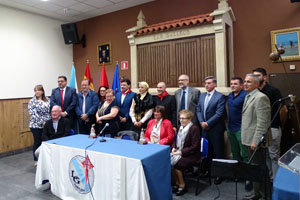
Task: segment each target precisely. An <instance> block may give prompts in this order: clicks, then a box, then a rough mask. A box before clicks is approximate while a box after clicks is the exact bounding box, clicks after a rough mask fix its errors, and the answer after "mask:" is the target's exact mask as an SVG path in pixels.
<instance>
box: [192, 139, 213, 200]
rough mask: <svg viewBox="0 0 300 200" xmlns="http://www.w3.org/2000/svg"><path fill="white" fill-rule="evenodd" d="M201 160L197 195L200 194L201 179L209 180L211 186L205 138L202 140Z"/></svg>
mask: <svg viewBox="0 0 300 200" xmlns="http://www.w3.org/2000/svg"><path fill="white" fill-rule="evenodd" d="M200 151H201V160H200V162H199V165H198V166H197V167H198V172H197V185H196V191H195V195H196V196H197V195H198V194H199V181H200V178H208V181H209V185H211V176H210V167H209V159H208V141H207V139H205V138H201V149H200Z"/></svg>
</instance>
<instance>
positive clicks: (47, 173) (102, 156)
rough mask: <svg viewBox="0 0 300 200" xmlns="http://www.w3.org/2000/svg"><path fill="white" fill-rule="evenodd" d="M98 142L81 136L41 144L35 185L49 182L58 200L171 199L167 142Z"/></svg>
mask: <svg viewBox="0 0 300 200" xmlns="http://www.w3.org/2000/svg"><path fill="white" fill-rule="evenodd" d="M95 140H96V141H95ZM99 140H100V139H99V138H97V139H92V138H88V136H87V135H80V134H79V135H74V136H68V137H64V138H59V139H55V140H49V141H46V142H43V143H42V145H41V151H40V156H39V161H38V166H37V171H36V180H35V185H36V187H37V188H39V187H41V185H42V184H43V182H44V181H45V180H49V182H50V184H51V191H52V193H53V194H55V195H56V196H58V197H60V198H62V199H109V200H110V199H122V200H123V199H124V200H125V199H128V200H134V199H137V200H143V199H154V200H156V199H158V200H160V199H161V200H168V199H172V191H171V177H170V176H171V175H170V171H171V166H170V151H169V146H166V145H158V144H147V145H140V144H137V142H136V141H129V140H121V139H113V138H106V142H99ZM94 141H95V143H94V144H93V145H92V146H90V147H89V148H88V149H87V151H86V152H85V148H86V147H87V146H89V145H90V144H92V143H93V142H94Z"/></svg>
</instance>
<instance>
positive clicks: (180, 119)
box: [179, 117, 189, 120]
mask: <svg viewBox="0 0 300 200" xmlns="http://www.w3.org/2000/svg"><path fill="white" fill-rule="evenodd" d="M186 119H189V118H183V117H181V118H179V120H186Z"/></svg>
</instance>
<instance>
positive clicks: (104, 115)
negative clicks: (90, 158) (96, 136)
mask: <svg viewBox="0 0 300 200" xmlns="http://www.w3.org/2000/svg"><path fill="white" fill-rule="evenodd" d="M114 94H115V93H114V91H113V90H112V89H107V90H106V92H105V101H104V102H103V103H102V104H101V102H100V104H99V108H98V111H97V113H96V121H97V123H98V125H99V128H98V131H100V130H102V129H103V128H104V126H105V124H106V123H108V124H109V126H108V127H107V128H105V130H104V132H103V134H104V135H106V134H110V135H111V137H115V136H117V133H118V131H119V127H120V125H119V121H120V119H119V115H118V113H119V107H118V106H117V103H116V102H115V96H114Z"/></svg>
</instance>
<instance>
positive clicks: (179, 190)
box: [176, 187, 188, 196]
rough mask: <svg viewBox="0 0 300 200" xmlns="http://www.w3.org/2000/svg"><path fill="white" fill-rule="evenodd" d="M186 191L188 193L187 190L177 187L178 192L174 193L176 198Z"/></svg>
mask: <svg viewBox="0 0 300 200" xmlns="http://www.w3.org/2000/svg"><path fill="white" fill-rule="evenodd" d="M187 191H188V190H187V188H186V187H184V188H181V187H179V188H178V190H177V192H176V196H182V195H184V194H185V193H186V192H187Z"/></svg>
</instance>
